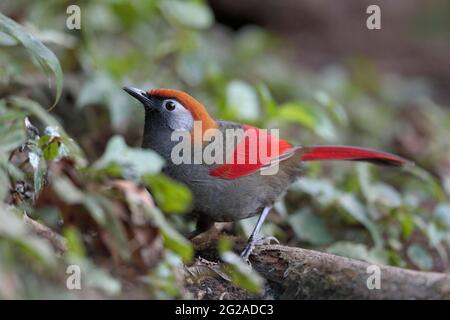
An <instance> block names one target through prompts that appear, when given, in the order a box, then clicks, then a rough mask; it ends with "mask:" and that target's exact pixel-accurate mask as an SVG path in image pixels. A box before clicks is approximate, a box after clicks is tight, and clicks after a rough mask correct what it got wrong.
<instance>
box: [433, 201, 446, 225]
mask: <svg viewBox="0 0 450 320" xmlns="http://www.w3.org/2000/svg"><path fill="white" fill-rule="evenodd" d="M434 216H435V217H436V219H437V220H438V221H439V222H440V223H442V224H443V225H444V226H446V227H447V228H450V204H448V203H439V204H438V205H437V206H436V208H435V209H434Z"/></svg>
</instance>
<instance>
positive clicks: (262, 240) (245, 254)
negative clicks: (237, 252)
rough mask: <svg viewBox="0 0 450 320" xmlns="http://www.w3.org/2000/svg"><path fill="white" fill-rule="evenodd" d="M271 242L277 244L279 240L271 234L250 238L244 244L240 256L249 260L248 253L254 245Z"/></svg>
mask: <svg viewBox="0 0 450 320" xmlns="http://www.w3.org/2000/svg"><path fill="white" fill-rule="evenodd" d="M272 243H276V244H279V243H280V241H278V239H277V238H275V237H272V236H270V237H262V238H259V239H254V238H250V239H248V242H247V245H246V246H245V248H244V250H243V251H242V252H241V258H242V259H244V260H245V261H247V262H248V261H249V260H248V258H249V257H250V254H251V253H252V251H253V249H254V248H255V247H257V246H258V247H259V246H267V245H269V244H272Z"/></svg>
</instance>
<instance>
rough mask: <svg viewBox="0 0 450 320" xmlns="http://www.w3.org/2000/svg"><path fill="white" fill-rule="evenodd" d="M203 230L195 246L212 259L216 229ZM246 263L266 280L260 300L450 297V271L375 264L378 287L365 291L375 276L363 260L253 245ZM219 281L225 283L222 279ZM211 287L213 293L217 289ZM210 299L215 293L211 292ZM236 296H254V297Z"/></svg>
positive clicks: (202, 254) (296, 249)
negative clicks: (426, 270) (419, 269)
mask: <svg viewBox="0 0 450 320" xmlns="http://www.w3.org/2000/svg"><path fill="white" fill-rule="evenodd" d="M206 234H207V233H205V235H204V236H203V237H199V238H197V239H194V247H195V248H196V250H197V253H198V254H199V255H200V256H203V257H206V258H210V257H211V253H212V252H213V251H214V250H216V249H215V248H217V232H216V233H210V234H209V235H206ZM233 240H236V238H234V239H233ZM238 242H239V241H237V242H236V243H238ZM241 242H242V241H241ZM237 246H239V247H240V245H237ZM250 262H251V264H252V266H253V268H254V269H255V270H256V271H257V272H258V273H259V274H260V275H261V276H262V277H264V278H265V279H266V280H267V285H266V290H265V291H266V292H265V293H264V294H263V295H262V296H261V297H262V298H266V297H273V298H275V299H450V275H448V274H444V273H436V272H421V271H414V270H408V269H402V268H396V267H390V266H383V265H377V266H378V267H379V269H378V268H377V267H372V268H375V269H376V271H378V270H379V274H380V282H379V284H380V289H376V288H374V289H369V288H368V285H367V283H368V282H369V284H374V282H373V281H371V280H372V279H373V277H372V278H371V279H369V277H371V276H373V275H374V271H373V269H370V268H369V270H368V267H370V266H372V264H370V263H368V262H365V261H360V260H355V259H350V258H345V257H341V256H336V255H333V254H329V253H324V252H320V251H313V250H306V249H301V248H295V247H287V246H283V245H267V246H260V247H256V248H255V249H254V251H253V253H252V255H251V256H250ZM368 279H369V281H368ZM220 281H221V282H222V284H221V286H222V287H223V286H224V283H223V280H220ZM209 283H213V282H211V281H210V282H209ZM226 287H228V285H226ZM371 287H373V286H371ZM228 288H229V287H228ZM211 289H212V290H211V291H212V292H215V288H211ZM227 290H229V289H227ZM216 291H220V290H216ZM194 292H195V288H194ZM267 293H269V294H267ZM261 297H260V298H261ZM208 298H211V299H216V298H218V297H215V296H214V295H210V296H208ZM239 298H241V299H245V298H254V296H251V295H247V296H241V297H239Z"/></svg>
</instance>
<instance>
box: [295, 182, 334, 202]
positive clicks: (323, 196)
mask: <svg viewBox="0 0 450 320" xmlns="http://www.w3.org/2000/svg"><path fill="white" fill-rule="evenodd" d="M289 190H292V191H296V192H304V193H306V194H308V195H310V196H311V197H313V198H314V199H315V200H316V201H318V202H319V203H320V204H321V205H324V206H327V205H330V204H331V203H332V202H333V201H335V199H336V197H337V196H338V194H339V191H338V190H336V188H335V187H334V186H333V185H332V184H331V183H330V182H329V181H327V180H325V179H310V178H304V177H303V178H300V179H298V180H297V181H296V182H294V183H293V184H292V185H291V186H290V187H289Z"/></svg>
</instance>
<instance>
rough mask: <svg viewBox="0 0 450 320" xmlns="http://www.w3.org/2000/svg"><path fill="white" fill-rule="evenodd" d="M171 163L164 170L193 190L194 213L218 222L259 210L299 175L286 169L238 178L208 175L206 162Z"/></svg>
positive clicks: (255, 212)
mask: <svg viewBox="0 0 450 320" xmlns="http://www.w3.org/2000/svg"><path fill="white" fill-rule="evenodd" d="M184 166H185V165H177V166H174V165H172V166H169V167H167V168H166V169H165V170H164V171H165V173H166V174H168V175H169V176H171V177H173V178H175V179H177V180H179V181H181V182H183V183H185V184H186V185H187V186H188V187H189V188H190V189H191V191H192V192H193V195H194V206H193V213H194V214H195V215H197V216H199V217H207V218H208V219H210V220H213V221H217V222H225V221H236V220H240V219H245V218H248V217H251V216H254V215H256V214H260V213H261V211H262V209H263V208H264V207H266V206H271V205H273V203H274V202H275V201H276V200H277V199H278V198H279V197H281V196H282V195H283V193H284V192H285V191H286V189H287V187H288V186H289V184H290V183H291V182H292V181H293V180H294V179H295V178H296V177H295V175H290V174H288V173H286V172H279V174H278V175H276V176H262V175H260V173H259V172H255V173H253V174H251V175H248V176H245V177H241V178H239V179H235V180H226V179H221V178H217V177H211V176H210V175H209V169H210V168H208V167H207V166H203V165H194V166H192V165H189V167H184Z"/></svg>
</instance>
